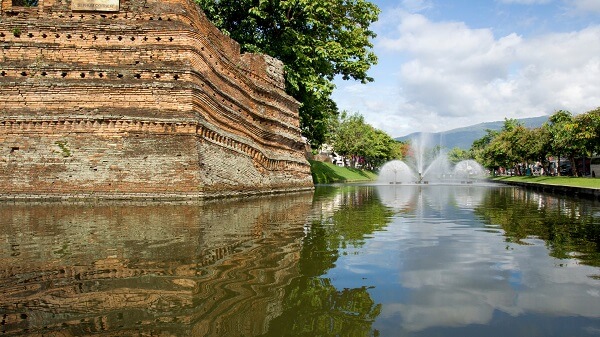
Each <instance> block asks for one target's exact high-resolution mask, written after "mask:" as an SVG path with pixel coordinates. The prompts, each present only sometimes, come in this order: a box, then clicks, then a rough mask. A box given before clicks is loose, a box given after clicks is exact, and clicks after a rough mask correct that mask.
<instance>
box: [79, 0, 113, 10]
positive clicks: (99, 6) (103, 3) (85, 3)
mask: <svg viewBox="0 0 600 337" xmlns="http://www.w3.org/2000/svg"><path fill="white" fill-rule="evenodd" d="M71 10H74V11H92V12H118V11H119V0H71Z"/></svg>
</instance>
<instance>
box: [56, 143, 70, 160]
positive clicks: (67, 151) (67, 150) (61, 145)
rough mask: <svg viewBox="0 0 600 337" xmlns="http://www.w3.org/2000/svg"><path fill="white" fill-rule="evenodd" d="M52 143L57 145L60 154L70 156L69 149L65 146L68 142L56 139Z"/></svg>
mask: <svg viewBox="0 0 600 337" xmlns="http://www.w3.org/2000/svg"><path fill="white" fill-rule="evenodd" d="M54 144H56V145H58V147H59V148H60V150H61V152H62V156H63V157H65V158H67V157H70V156H71V150H69V148H68V147H67V145H68V143H67V141H64V140H57V141H56V142H55V143H54Z"/></svg>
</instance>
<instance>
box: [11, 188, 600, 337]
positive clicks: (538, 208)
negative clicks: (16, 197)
mask: <svg viewBox="0 0 600 337" xmlns="http://www.w3.org/2000/svg"><path fill="white" fill-rule="evenodd" d="M0 214H1V216H0V254H1V255H0V256H2V259H0V317H1V319H2V322H1V326H0V334H2V335H5V336H91V335H104V336H107V335H110V336H600V205H599V204H598V203H594V202H591V201H585V200H573V199H567V198H561V197H557V196H551V195H546V194H539V193H533V192H528V191H525V190H522V189H519V188H515V187H500V186H497V185H478V184H473V185H400V186H397V185H395V186H390V185H382V186H367V185H340V186H327V187H319V188H318V189H317V190H316V191H315V193H314V194H313V193H300V194H291V195H283V196H282V195H279V196H276V197H257V198H246V199H240V200H230V201H222V200H218V201H207V202H204V203H198V204H164V203H163V204H159V203H147V204H142V203H91V204H70V205H65V204H58V203H54V204H53V203H50V204H0Z"/></svg>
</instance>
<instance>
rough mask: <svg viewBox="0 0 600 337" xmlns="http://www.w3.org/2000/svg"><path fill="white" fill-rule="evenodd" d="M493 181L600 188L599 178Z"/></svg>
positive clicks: (524, 177)
mask: <svg viewBox="0 0 600 337" xmlns="http://www.w3.org/2000/svg"><path fill="white" fill-rule="evenodd" d="M492 179H493V180H495V181H499V182H502V181H515V182H522V183H535V184H547V185H561V186H573V187H585V188H600V178H584V177H548V176H533V177H527V176H513V177H495V178H492Z"/></svg>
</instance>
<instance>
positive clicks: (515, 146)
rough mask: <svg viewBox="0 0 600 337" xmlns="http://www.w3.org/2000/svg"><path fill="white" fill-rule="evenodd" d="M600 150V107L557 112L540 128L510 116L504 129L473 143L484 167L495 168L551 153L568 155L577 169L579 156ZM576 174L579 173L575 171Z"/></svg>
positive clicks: (544, 158)
mask: <svg viewBox="0 0 600 337" xmlns="http://www.w3.org/2000/svg"><path fill="white" fill-rule="evenodd" d="M599 151H600V108H597V109H595V110H592V111H589V112H587V113H583V114H580V115H578V116H575V117H573V115H572V114H571V113H570V112H568V111H565V110H559V111H556V112H555V113H554V114H553V115H552V116H550V118H549V119H548V123H546V124H544V125H543V126H542V127H540V128H535V129H527V128H525V127H523V125H520V124H519V123H518V122H517V121H516V120H510V119H507V120H506V121H505V123H504V127H503V128H502V130H501V131H490V130H488V133H487V134H486V135H485V136H484V137H482V138H481V139H478V140H476V141H475V142H473V146H472V147H471V152H472V154H473V156H474V157H475V159H476V160H477V161H478V162H480V163H482V165H483V166H485V167H487V168H490V169H493V168H498V167H500V166H502V167H505V168H510V167H514V166H515V165H516V164H518V163H528V162H532V161H539V162H542V163H544V162H545V161H546V158H547V157H548V156H551V155H554V156H556V157H559V158H560V157H561V156H567V157H568V158H569V160H570V161H571V167H573V168H574V169H575V170H576V168H577V165H575V157H576V156H580V155H586V156H591V155H593V154H596V153H599ZM574 173H575V175H578V173H577V172H576V171H575V172H574Z"/></svg>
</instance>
